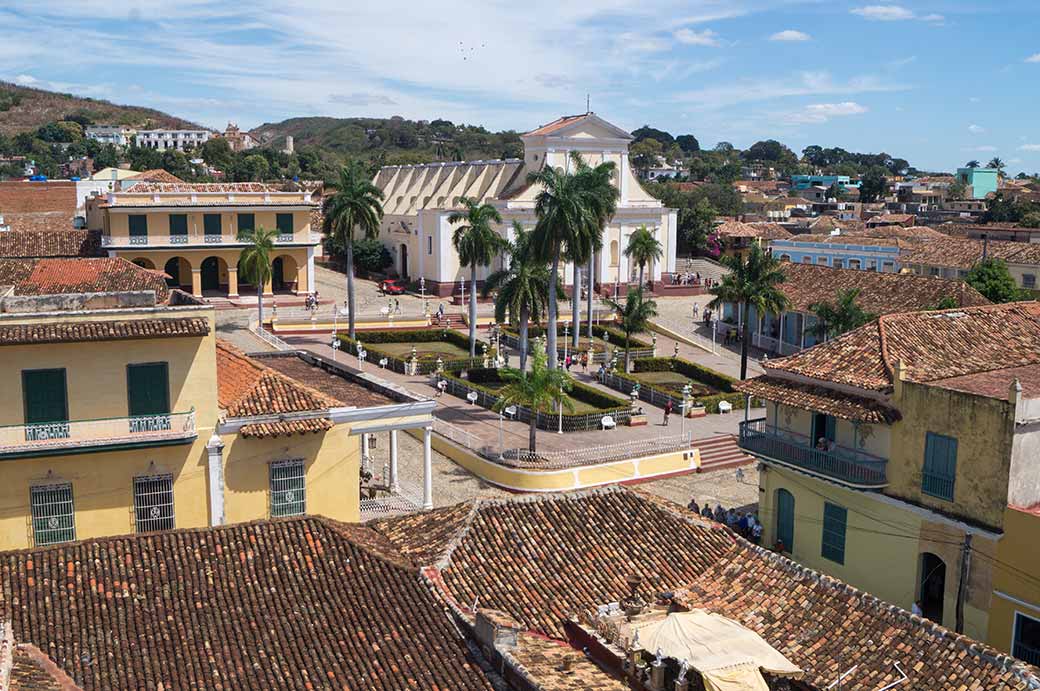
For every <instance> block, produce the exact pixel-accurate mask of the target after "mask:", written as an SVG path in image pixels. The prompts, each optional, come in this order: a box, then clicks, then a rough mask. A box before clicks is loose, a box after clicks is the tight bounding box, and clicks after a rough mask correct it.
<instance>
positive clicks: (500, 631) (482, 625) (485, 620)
mask: <svg viewBox="0 0 1040 691" xmlns="http://www.w3.org/2000/svg"><path fill="white" fill-rule="evenodd" d="M475 628H476V635H477V642H478V643H480V645H481V647H482V648H484V649H485V651H487V650H497V651H499V652H502V651H508V650H513V649H515V648H516V643H517V636H518V634H519V632H520V624H519V623H517V622H516V621H515V620H513V619H512V618H511V617H509V615H507V614H505V613H503V612H499V611H498V610H494V609H481V610H478V611H477V622H476V627H475Z"/></svg>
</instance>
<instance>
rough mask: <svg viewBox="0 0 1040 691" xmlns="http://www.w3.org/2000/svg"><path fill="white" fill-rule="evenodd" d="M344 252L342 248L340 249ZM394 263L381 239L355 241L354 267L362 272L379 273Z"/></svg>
mask: <svg viewBox="0 0 1040 691" xmlns="http://www.w3.org/2000/svg"><path fill="white" fill-rule="evenodd" d="M338 249H339V251H342V248H338ZM393 263H394V260H393V257H391V256H390V250H388V249H387V248H386V245H384V244H383V243H382V241H381V240H380V239H379V238H361V239H360V240H355V241H354V265H355V266H357V267H358V268H359V269H361V270H362V271H367V272H370V273H377V272H379V271H382V270H383V269H385V268H386V267H388V266H390V265H391V264H393Z"/></svg>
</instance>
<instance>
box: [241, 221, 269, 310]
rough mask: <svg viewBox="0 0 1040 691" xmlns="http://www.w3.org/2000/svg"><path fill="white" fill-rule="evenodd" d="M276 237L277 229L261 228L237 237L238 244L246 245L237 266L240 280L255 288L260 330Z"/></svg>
mask: <svg viewBox="0 0 1040 691" xmlns="http://www.w3.org/2000/svg"><path fill="white" fill-rule="evenodd" d="M277 237H278V229H277V228H272V229H270V230H268V229H266V228H264V227H263V226H260V227H259V228H257V229H255V230H247V231H243V232H242V233H240V234H239V236H238V241H239V242H246V243H248V244H247V245H246V247H245V248H244V249H243V250H242V256H241V258H240V259H239V260H238V266H239V271H240V272H241V274H242V278H244V279H246V280H247V281H250V282H251V283H252V284H253V285H255V286H256V311H257V316H258V317H259V319H260V321H258V322H257V328H260V329H263V328H264V286H266V285H267V283H268V281H270V280H271V274H272V269H271V255H272V254H273V253H274V241H275V239H276V238H277Z"/></svg>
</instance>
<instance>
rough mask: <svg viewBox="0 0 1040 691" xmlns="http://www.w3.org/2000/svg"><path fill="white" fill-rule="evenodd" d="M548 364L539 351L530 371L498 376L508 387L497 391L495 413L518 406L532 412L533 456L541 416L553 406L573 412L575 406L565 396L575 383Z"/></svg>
mask: <svg viewBox="0 0 1040 691" xmlns="http://www.w3.org/2000/svg"><path fill="white" fill-rule="evenodd" d="M555 359H556V356H555V353H554V354H553V360H555ZM547 360H548V356H547V355H546V354H545V352H544V351H541V350H536V351H534V354H533V356H532V358H531V370H530V371H527V370H519V369H512V368H505V369H502V370H499V376H501V377H502V379H503V380H504V381H505V382H506V385H505V386H503V387H502V388H501V389H499V391H498V396H499V398H498V403H497V404H495V410H497V411H499V412H501V411H503V410H505V409H506V408H508V407H509V406H511V405H516V406H522V407H524V408H527V409H528V410H529V411H531V416H530V418H531V419H530V427H529V428H528V429H529V432H528V437H527V448H528V450H529V451H531V452H532V453H534V452H535V451H536V450H537V445H538V413H548V412H549V411H550V410H552V409H553V405H554V404H557V405H560V406H563V408H564V409H566V410H568V411H570V410H574V404H573V403H571V401H570V399H569V398H567V397H566V396H564V395H563V394H565V393H566V392H568V391H570V390H571V388H572V387H573V386H574V382H573V380H572V379H571V378H570V377H569V376H568V375H567V373H566V372H564V371H563V370H561V369H553V368H552V367H549V365H548V362H547Z"/></svg>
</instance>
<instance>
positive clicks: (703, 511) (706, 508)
mask: <svg viewBox="0 0 1040 691" xmlns="http://www.w3.org/2000/svg"><path fill="white" fill-rule="evenodd" d="M701 515H702V516H704V517H705V518H707V519H708V520H711V519H712V518H713V516H712V515H711V507H710V506H708V502H704V508H703V509H701Z"/></svg>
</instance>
